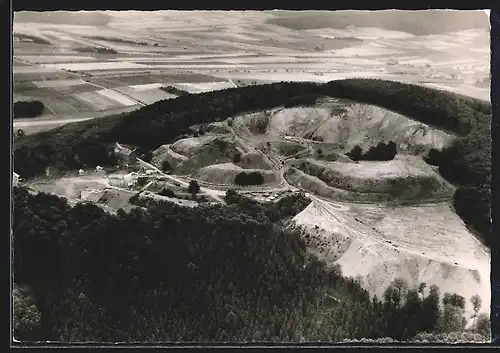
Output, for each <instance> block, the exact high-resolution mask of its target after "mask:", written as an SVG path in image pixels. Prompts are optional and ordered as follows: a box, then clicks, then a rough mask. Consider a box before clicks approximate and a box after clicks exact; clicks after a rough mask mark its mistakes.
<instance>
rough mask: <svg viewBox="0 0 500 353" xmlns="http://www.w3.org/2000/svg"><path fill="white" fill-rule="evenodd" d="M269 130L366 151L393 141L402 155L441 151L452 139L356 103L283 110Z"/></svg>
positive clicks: (381, 110)
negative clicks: (316, 138)
mask: <svg viewBox="0 0 500 353" xmlns="http://www.w3.org/2000/svg"><path fill="white" fill-rule="evenodd" d="M270 126H272V128H274V129H276V130H278V131H281V132H282V133H284V134H285V135H291V136H298V137H304V136H307V135H308V134H309V135H310V134H312V136H313V137H314V136H315V137H320V138H322V139H323V141H325V142H331V143H339V144H342V145H343V146H345V148H348V149H350V148H352V147H354V146H355V145H360V146H361V147H362V148H363V149H367V148H369V147H371V146H373V145H374V144H376V143H378V142H379V141H389V140H392V141H394V142H395V143H396V144H397V145H398V147H399V149H400V150H401V151H406V152H409V153H424V152H427V151H428V150H429V149H431V148H435V149H438V150H440V149H442V148H443V147H444V146H447V145H448V144H449V143H451V141H452V140H453V139H454V136H453V135H451V134H448V133H446V132H444V131H441V130H438V129H435V128H433V127H431V126H429V125H426V124H422V123H420V122H418V121H416V120H412V119H409V118H408V117H406V116H404V115H401V114H397V113H394V112H392V111H389V110H387V109H383V108H380V107H377V106H373V105H367V104H359V103H353V104H339V105H337V106H332V107H320V106H314V107H297V108H286V109H282V110H279V111H277V112H275V113H274V114H273V115H272V118H271V122H270Z"/></svg>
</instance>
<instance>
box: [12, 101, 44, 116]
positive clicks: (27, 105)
mask: <svg viewBox="0 0 500 353" xmlns="http://www.w3.org/2000/svg"><path fill="white" fill-rule="evenodd" d="M44 109H45V106H44V105H43V103H42V102H40V101H38V100H31V101H17V102H15V103H14V117H13V118H14V119H19V118H34V117H37V116H39V115H42V113H43V111H44Z"/></svg>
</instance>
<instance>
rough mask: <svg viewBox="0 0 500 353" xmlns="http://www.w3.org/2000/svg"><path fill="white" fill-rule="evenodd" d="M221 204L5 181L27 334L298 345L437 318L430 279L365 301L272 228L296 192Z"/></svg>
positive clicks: (300, 202)
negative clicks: (66, 193)
mask: <svg viewBox="0 0 500 353" xmlns="http://www.w3.org/2000/svg"><path fill="white" fill-rule="evenodd" d="M226 201H227V203H228V205H226V206H223V205H207V206H200V207H196V208H182V207H178V206H175V205H174V204H170V203H162V204H158V205H156V206H153V207H150V208H148V209H147V210H141V209H135V210H133V211H131V212H130V213H128V214H127V213H125V212H123V211H119V212H118V214H117V215H111V214H107V213H105V212H104V211H103V210H102V209H100V208H99V207H97V206H95V205H92V204H78V205H76V206H74V207H70V206H69V205H68V203H67V201H66V200H65V199H61V198H59V197H56V196H52V195H48V194H44V193H39V194H36V195H32V194H30V193H29V192H28V191H27V190H26V189H23V188H15V189H14V222H13V232H14V281H15V283H16V285H23V286H29V287H31V288H32V290H33V293H34V296H35V298H36V303H37V306H38V310H39V312H40V315H41V317H40V328H39V331H38V332H37V333H36V334H37V335H38V336H37V337H40V339H42V340H62V341H121V342H131V341H150V342H151V341H178V342H179V341H181V342H186V341H199V342H213V341H274V342H282V341H293V342H301V341H316V340H323V341H340V340H342V339H344V338H357V339H360V338H363V337H364V338H380V337H387V336H390V337H393V338H394V339H405V338H406V337H411V336H412V335H414V334H416V333H418V332H423V331H428V332H441V331H439V330H442V328H443V327H445V325H444V324H445V322H444V323H443V321H442V320H441V321H439V320H440V318H441V317H443V315H444V313H443V311H442V309H441V306H440V298H439V291H438V289H437V288H434V287H431V290H430V292H429V293H428V294H427V295H416V292H415V291H414V290H412V289H411V288H407V287H408V286H407V285H406V284H405V283H404V281H395V282H394V284H393V285H391V286H390V287H389V288H388V290H387V291H386V296H385V297H384V299H383V300H379V299H377V298H370V296H369V295H368V293H367V292H366V291H365V290H363V289H362V288H361V287H360V285H359V283H358V282H357V281H355V280H353V279H349V278H344V277H342V275H341V272H340V269H339V268H338V267H333V268H329V267H327V266H325V264H324V263H323V262H321V261H319V260H318V259H316V258H315V257H314V256H311V255H309V254H308V253H307V251H306V245H305V242H304V240H303V239H302V237H301V235H300V233H298V232H297V231H293V230H285V229H286V228H283V227H282V226H281V225H282V222H283V221H286V219H288V218H289V217H291V216H293V215H295V214H296V213H297V212H299V211H300V210H301V209H303V208H304V207H305V206H306V205H307V202H306V199H305V196H304V195H300V194H299V195H294V196H289V197H286V198H284V199H282V200H280V201H279V202H278V203H276V204H260V203H257V202H254V201H251V200H249V199H247V198H245V197H243V196H240V195H238V194H237V193H235V192H228V194H227V196H226ZM16 303H17V304H16ZM16 303H14V304H15V306H14V315H16V317H21V316H22V315H24V314H23V313H28V311H27V310H29V313H30V315H31V316H33V317H35V319H36V315H37V314H36V312H37V310H35V309H33V308H32V305H31V304H29V303H27V304H23V302H22V301H21V302H19V301H17V302H16ZM19 303H20V304H19ZM455 304H456V303H455V302H454V301H450V302H447V305H449V306H453V305H455ZM28 308H31V309H28ZM454 308H456V307H454ZM456 313H457V310H455V312H454V314H453V315H455V316H456ZM458 313H459V311H458ZM453 315H451V316H450V315H448V316H449V317H455V316H453ZM422 318H424V319H422ZM16 322H19V321H16ZM25 322H26V320H25ZM320 322H321V324H319V323H320ZM478 322H481V325H482V327H484V326H485V325H487V323H484V320H483V319H481V320H478ZM20 325H24V326H22V327H27V328H28V329H27V331H26V330H25V331H23V332H24V334H25V335H28V336H29V335H30V334H33V333H32V331H30V330H31V329H29V328H30V327H32V326H30V325H31V324H29V322H28V323H25V324H18V326H17V327H21V326H20ZM17 332H18V334H20V333H19V332H20V331H17ZM443 332H447V329H446V331H443ZM18 337H20V336H18ZM24 337H26V336H24ZM20 338H22V337H20ZM24 339H26V338H24Z"/></svg>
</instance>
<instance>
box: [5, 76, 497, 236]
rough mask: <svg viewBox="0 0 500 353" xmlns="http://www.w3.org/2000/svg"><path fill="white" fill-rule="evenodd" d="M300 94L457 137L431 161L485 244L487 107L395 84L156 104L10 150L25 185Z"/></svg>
mask: <svg viewBox="0 0 500 353" xmlns="http://www.w3.org/2000/svg"><path fill="white" fill-rule="evenodd" d="M305 95H309V96H311V95H315V96H317V97H321V96H330V97H336V98H342V99H349V100H351V101H357V102H362V103H368V104H372V105H376V106H380V107H383V108H386V109H389V110H391V111H393V112H395V113H398V114H402V115H405V116H408V117H410V118H412V119H415V120H417V121H420V122H422V123H424V124H428V125H430V126H433V127H436V128H438V129H442V130H446V131H449V132H452V133H454V134H456V135H458V136H460V138H459V139H458V140H457V141H455V142H454V143H453V145H452V146H451V147H449V148H445V149H444V150H443V151H441V152H439V151H432V152H433V153H432V154H431V155H430V157H432V158H430V161H429V162H430V163H433V164H436V165H438V166H439V171H440V173H441V175H443V176H444V177H445V178H446V179H447V180H448V181H449V182H451V183H453V184H456V185H457V186H458V190H457V192H456V194H455V200H454V201H455V202H454V205H455V208H456V210H457V212H458V214H459V215H460V216H461V217H462V218H463V219H464V220H465V222H466V223H467V224H468V225H470V226H472V227H473V228H475V229H476V230H477V231H479V232H480V233H481V234H482V237H483V239H484V240H485V242H486V243H489V235H488V234H489V231H490V229H489V228H490V224H491V221H490V217H489V200H490V184H491V180H490V179H491V178H490V164H491V162H490V155H491V141H490V138H489V135H490V133H489V131H490V122H491V105H489V104H488V103H486V102H483V101H479V100H476V99H472V98H467V97H464V96H460V95H457V94H453V93H447V92H443V91H438V90H435V89H431V88H424V87H421V86H416V85H410V84H403V83H398V82H392V81H383V80H376V79H350V80H341V81H332V82H329V83H326V84H315V83H274V84H268V85H262V86H249V87H241V88H230V89H225V90H221V91H214V92H207V93H203V94H199V95H189V96H183V97H178V98H176V99H173V100H168V101H160V102H157V103H155V104H152V105H149V106H146V107H144V108H142V109H139V110H137V111H134V112H131V113H128V114H123V115H122V116H115V117H110V118H106V119H99V120H90V121H87V122H83V123H76V124H68V125H66V126H63V127H61V128H58V129H55V130H53V131H50V132H45V133H40V134H35V135H29V136H25V137H22V138H19V139H17V140H16V144H15V146H14V153H15V155H14V165H15V170H16V172H17V173H19V174H20V175H21V176H22V177H24V178H28V177H31V176H35V175H39V174H41V173H43V172H44V171H45V168H46V167H48V166H51V167H54V168H56V169H62V170H64V169H68V168H69V169H77V168H80V167H82V166H91V167H94V166H95V165H96V164H101V165H109V164H114V163H115V161H116V159H115V157H114V155H113V152H112V148H111V147H110V146H111V145H112V144H113V143H114V142H115V141H119V142H121V143H128V144H132V145H136V146H138V147H140V148H142V149H150V150H152V149H156V148H157V147H159V146H161V145H164V144H168V143H171V142H172V140H173V139H174V138H176V137H178V136H179V135H181V134H189V130H188V128H189V127H191V126H193V125H199V124H208V123H211V122H214V121H222V120H224V119H226V118H229V117H232V116H235V115H238V114H241V113H244V112H248V111H257V110H265V109H270V108H275V107H279V106H282V105H287V106H290V105H293V104H291V102H292V103H293V102H300V100H293V98H296V97H298V96H305ZM313 102H314V101H313ZM296 105H303V102H300V103H296ZM103 151H106V152H105V153H103Z"/></svg>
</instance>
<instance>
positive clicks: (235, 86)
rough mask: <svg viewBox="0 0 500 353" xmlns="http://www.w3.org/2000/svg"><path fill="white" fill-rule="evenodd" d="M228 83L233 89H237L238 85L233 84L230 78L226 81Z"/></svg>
mask: <svg viewBox="0 0 500 353" xmlns="http://www.w3.org/2000/svg"><path fill="white" fill-rule="evenodd" d="M227 80H228V81H229V83H230V84H231V85H232V86H233V87H234V88H238V85H237V84H236V83H234V82H233V80H231V79H230V78H228V79H227Z"/></svg>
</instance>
